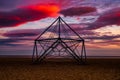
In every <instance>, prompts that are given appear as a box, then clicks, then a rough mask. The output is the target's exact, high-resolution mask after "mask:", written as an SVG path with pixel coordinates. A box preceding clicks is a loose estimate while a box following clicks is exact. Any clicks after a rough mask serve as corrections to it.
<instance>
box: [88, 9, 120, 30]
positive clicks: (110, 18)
mask: <svg viewBox="0 0 120 80" xmlns="http://www.w3.org/2000/svg"><path fill="white" fill-rule="evenodd" d="M108 25H120V8H114V9H112V10H109V11H106V12H105V13H103V14H102V15H101V16H100V17H99V18H98V20H97V21H95V22H94V23H92V24H91V25H90V26H89V27H87V28H86V29H98V28H101V27H105V26H108Z"/></svg>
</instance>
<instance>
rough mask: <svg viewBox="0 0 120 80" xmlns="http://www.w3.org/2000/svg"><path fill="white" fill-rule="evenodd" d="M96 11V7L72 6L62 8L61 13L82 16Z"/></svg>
mask: <svg viewBox="0 0 120 80" xmlns="http://www.w3.org/2000/svg"><path fill="white" fill-rule="evenodd" d="M95 11H96V8H95V7H72V8H68V9H64V10H61V11H60V13H61V14H63V15H64V16H80V15H83V14H87V13H91V12H95Z"/></svg>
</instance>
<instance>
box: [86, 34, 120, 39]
mask: <svg viewBox="0 0 120 80" xmlns="http://www.w3.org/2000/svg"><path fill="white" fill-rule="evenodd" d="M116 38H120V35H111V36H108V35H102V36H87V37H85V39H92V40H113V39H116Z"/></svg>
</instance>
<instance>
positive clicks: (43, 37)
mask: <svg viewBox="0 0 120 80" xmlns="http://www.w3.org/2000/svg"><path fill="white" fill-rule="evenodd" d="M50 56H54V57H58V56H59V57H60V56H64V57H72V58H73V59H74V60H76V61H77V62H78V63H81V64H84V63H85V62H86V50H85V41H84V39H83V38H81V37H80V36H79V34H78V33H77V32H75V30H74V29H72V28H71V27H70V26H69V25H68V24H67V23H66V22H65V21H64V20H63V19H62V18H61V17H58V18H57V19H56V20H55V21H54V22H53V23H52V24H51V25H50V26H49V27H48V28H46V29H45V30H44V31H43V32H42V33H41V34H40V35H39V36H38V37H37V38H36V39H35V41H34V47H33V56H32V61H33V62H35V63H38V62H41V61H42V60H43V59H45V58H46V57H50Z"/></svg>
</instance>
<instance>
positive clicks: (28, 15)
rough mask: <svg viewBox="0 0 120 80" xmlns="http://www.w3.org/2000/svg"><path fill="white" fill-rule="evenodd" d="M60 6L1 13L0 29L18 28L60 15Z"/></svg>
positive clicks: (48, 5)
mask: <svg viewBox="0 0 120 80" xmlns="http://www.w3.org/2000/svg"><path fill="white" fill-rule="evenodd" d="M59 10H60V9H59V6H57V5H55V4H47V5H43V4H41V5H35V6H28V7H22V8H19V9H16V10H13V11H9V12H0V27H10V26H17V25H20V24H23V23H26V22H29V21H35V20H39V19H42V18H46V17H55V16H57V15H58V12H59Z"/></svg>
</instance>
